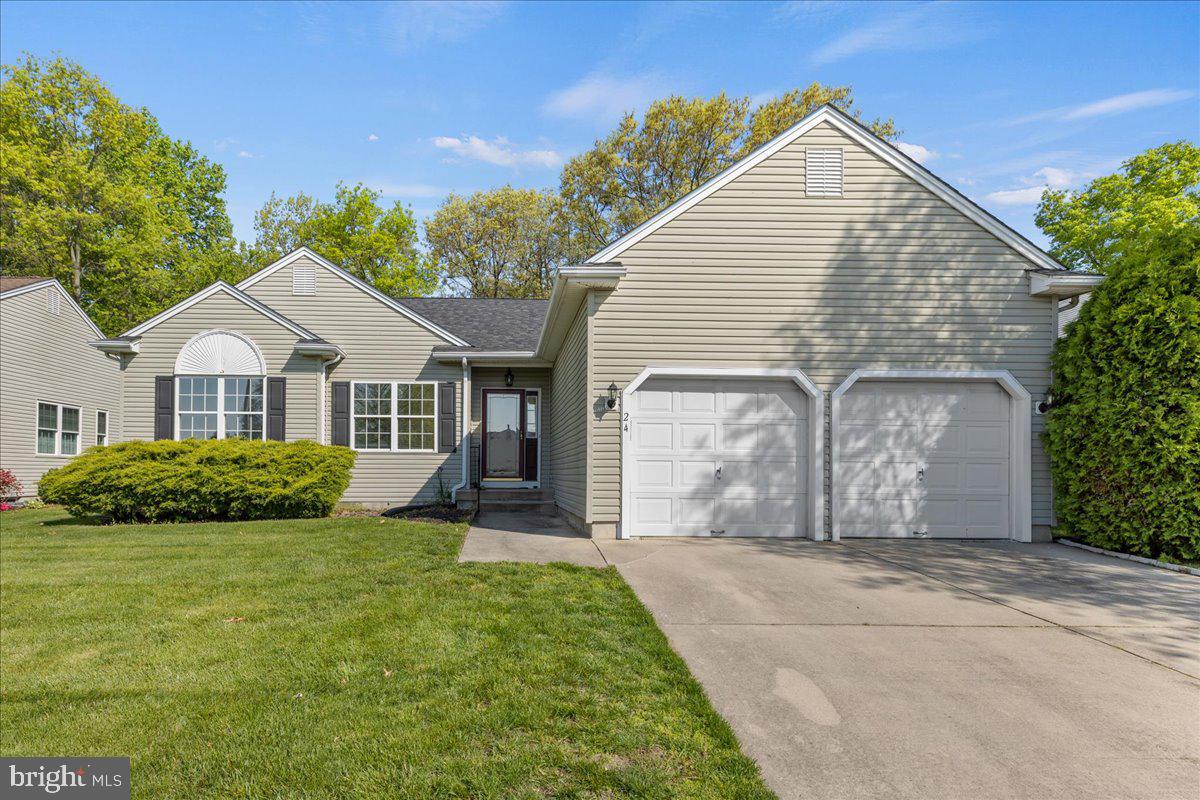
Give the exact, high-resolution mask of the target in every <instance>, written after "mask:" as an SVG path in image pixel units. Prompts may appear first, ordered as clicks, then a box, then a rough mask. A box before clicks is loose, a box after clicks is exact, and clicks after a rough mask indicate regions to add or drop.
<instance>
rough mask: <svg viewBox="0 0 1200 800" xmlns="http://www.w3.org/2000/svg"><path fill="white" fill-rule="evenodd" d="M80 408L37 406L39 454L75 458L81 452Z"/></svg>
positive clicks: (41, 403) (40, 403)
mask: <svg viewBox="0 0 1200 800" xmlns="http://www.w3.org/2000/svg"><path fill="white" fill-rule="evenodd" d="M79 418H80V415H79V406H65V405H62V404H61V403H46V402H43V401H41V400H39V401H38V404H37V454H38V455H40V456H73V455H76V454H77V453H78V452H79Z"/></svg>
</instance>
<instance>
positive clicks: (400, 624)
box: [0, 509, 771, 798]
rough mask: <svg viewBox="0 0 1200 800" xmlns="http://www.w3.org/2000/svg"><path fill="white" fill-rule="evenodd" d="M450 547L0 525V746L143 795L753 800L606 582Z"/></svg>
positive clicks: (457, 529) (703, 711)
mask: <svg viewBox="0 0 1200 800" xmlns="http://www.w3.org/2000/svg"><path fill="white" fill-rule="evenodd" d="M465 529H466V526H465V525H450V524H422V523H414V522H402V521H392V520H383V519H380V518H375V517H358V518H345V519H329V520H300V521H286V522H251V523H223V524H193V525H161V526H141V525H128V526H112V527H103V526H88V525H82V524H78V523H77V522H76V521H74V520H72V519H71V518H70V517H68V516H67V515H66V514H65V513H63V512H61V511H56V510H50V509H46V510H37V511H18V512H5V513H3V514H2V515H0V612H2V617H0V695H2V697H0V699H2V702H0V752H3V753H4V754H5V755H130V756H132V758H133V780H132V783H133V794H134V796H135V797H147V798H148V797H153V798H160V797H188V798H194V797H222V798H225V797H273V798H282V797H288V798H299V797H337V798H353V797H363V798H387V797H413V798H426V797H429V798H436V797H472V798H474V797H515V798H519V797H529V798H544V797H639V798H656V797H664V798H665V797H711V798H734V797H770V796H771V795H770V793H769V792H768V791H767V789H766V788H765V787H764V786H763V784H762V782H761V780H760V778H759V776H758V772H757V769H756V768H755V766H754V764H753V762H751V761H750V760H749V759H747V758H746V757H745V756H743V755H742V754H741V753H740V751H739V750H738V746H737V742H736V740H735V739H734V737H733V735H732V733H731V732H730V730H729V728H728V727H727V726H726V724H725V723H724V722H723V721H722V720H721V719H720V717H718V716H717V715H716V713H715V712H714V711H713V710H712V708H711V707H710V706H709V704H708V701H707V699H706V698H705V697H704V695H703V693H702V692H701V690H700V688H699V686H698V685H697V684H696V682H695V681H694V680H693V679H692V678H691V676H690V675H689V674H688V672H687V668H686V667H685V666H684V664H683V663H682V661H681V660H680V659H679V658H678V657H677V656H675V654H674V653H673V652H672V651H671V649H670V647H669V646H668V645H667V642H666V640H665V638H664V637H663V635H662V633H661V632H660V631H659V630H658V628H657V627H656V626H655V625H654V622H653V621H652V619H651V617H650V615H649V614H648V613H647V612H646V611H645V609H644V608H642V606H641V604H640V603H638V601H637V599H636V598H635V597H634V595H633V593H632V592H631V591H630V590H629V588H628V587H627V586H626V585H625V584H624V582H623V581H622V580H621V578H620V577H619V576H618V575H617V573H616V572H615V571H614V570H612V569H608V570H604V571H599V570H591V569H587V568H582V567H570V566H566V565H555V566H535V565H516V564H457V563H456V562H455V558H456V556H457V553H458V549H459V545H460V544H461V541H462V537H463V534H464V532H465ZM243 618H244V621H242V620H243Z"/></svg>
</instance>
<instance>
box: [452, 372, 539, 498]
mask: <svg viewBox="0 0 1200 800" xmlns="http://www.w3.org/2000/svg"><path fill="white" fill-rule="evenodd" d="M507 369H508V367H472V368H471V485H472V486H474V485H478V483H479V469H480V460H479V444H480V441H481V439H480V436H481V428H480V425H481V423H482V420H483V390H484V389H504V388H506V387H505V386H504V373H505V371H506V370H507ZM512 371H513V386H512V388H514V389H538V390H540V392H541V399H540V401H539V402H540V403H541V404H542V410H541V416H542V428H541V432H540V433H539V434H538V436H539V446H540V447H542V453H541V458H542V460H541V471H540V478H539V482H540V483H541V485H542V486H544V487H548V486H550V485H551V483H552V481H551V468H550V458H549V455H548V454H547V453H546V452H545V447H546V445H547V443H548V442H552V441H554V437H553V435H552V434H551V419H550V417H551V414H552V413H553V412H552V411H551V410H550V409H551V408H552V407H553V403H552V402H551V400H550V370H548V369H544V368H542V369H537V368H533V367H519V366H518V367H513V368H512Z"/></svg>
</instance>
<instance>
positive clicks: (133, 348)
mask: <svg viewBox="0 0 1200 800" xmlns="http://www.w3.org/2000/svg"><path fill="white" fill-rule="evenodd" d="M88 344H89V345H91V346H92V347H94V348H96V349H97V350H99V351H101V352H103V353H108V354H109V355H119V354H121V353H136V352H137V351H138V344H139V343H138V342H136V341H130V340H129V339H97V340H96V341H94V342H88Z"/></svg>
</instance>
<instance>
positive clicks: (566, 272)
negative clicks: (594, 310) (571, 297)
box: [534, 262, 625, 358]
mask: <svg viewBox="0 0 1200 800" xmlns="http://www.w3.org/2000/svg"><path fill="white" fill-rule="evenodd" d="M623 277H625V267H624V266H623V265H621V264H619V263H616V262H611V263H605V264H572V265H570V266H566V267H561V268H560V269H559V270H558V274H557V275H555V276H554V288H552V289H551V290H550V307H549V308H547V309H546V318H545V319H543V320H542V330H541V333H540V334H538V343H537V348H536V349H535V350H534V354H535V355H537V356H538V357H540V358H544V357H545V352H546V344H547V341H548V339H549V337H550V335H551V334H550V331H551V328H552V327H553V326H554V324H555V323H556V322H557V320H558V318H559V316H560V315H561V313H562V312H561V307H562V305H563V303H564V302H568V301H567V300H566V299H565V296H566V295H567V294H568V289H569V288H575V289H578V290H581V293H582V294H586V290H587V289H615V288H616V286H617V282H618V281H619V280H620V279H621V278H623ZM577 307H578V303H576V304H575V305H574V307H572V308H571V309H569V311H570V318H571V319H575V308H577Z"/></svg>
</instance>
